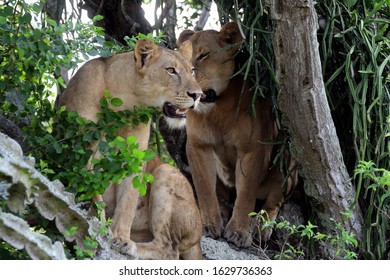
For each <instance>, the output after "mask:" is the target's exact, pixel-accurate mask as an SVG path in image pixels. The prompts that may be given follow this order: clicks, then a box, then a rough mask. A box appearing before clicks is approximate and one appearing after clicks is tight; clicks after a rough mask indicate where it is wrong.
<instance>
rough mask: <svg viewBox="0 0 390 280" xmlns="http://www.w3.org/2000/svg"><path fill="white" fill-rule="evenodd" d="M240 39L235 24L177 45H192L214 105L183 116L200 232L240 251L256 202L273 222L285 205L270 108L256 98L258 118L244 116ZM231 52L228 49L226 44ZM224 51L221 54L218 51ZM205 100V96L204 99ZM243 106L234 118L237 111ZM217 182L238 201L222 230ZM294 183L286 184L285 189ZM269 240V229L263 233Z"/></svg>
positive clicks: (185, 36) (247, 97)
mask: <svg viewBox="0 0 390 280" xmlns="http://www.w3.org/2000/svg"><path fill="white" fill-rule="evenodd" d="M242 39H243V38H242V36H241V34H240V31H239V28H238V26H237V24H235V23H228V24H226V25H225V26H223V28H222V29H221V31H220V32H217V31H215V30H207V31H202V32H193V31H188V30H186V31H184V32H183V33H182V34H181V35H180V38H179V41H178V43H179V44H182V43H183V42H187V40H189V41H191V42H192V45H193V56H192V64H193V66H194V67H195V69H196V70H195V77H196V80H197V81H198V83H199V85H200V86H201V88H202V90H203V92H204V93H206V94H210V92H211V91H210V90H213V91H214V94H216V96H217V98H216V100H215V102H208V103H207V102H202V101H201V102H200V104H199V106H198V107H197V109H196V110H195V111H191V112H189V114H188V116H187V124H186V126H187V137H188V139H187V147H186V149H187V156H188V160H189V165H190V168H191V172H192V177H193V180H194V184H195V188H196V193H197V197H198V201H199V207H200V210H201V216H202V222H203V230H204V234H205V235H207V236H211V237H213V238H218V237H220V236H222V235H223V236H224V237H225V238H226V239H227V240H228V241H229V242H232V243H234V244H235V245H237V246H239V247H247V246H249V245H251V241H252V234H251V220H250V218H249V217H248V214H249V213H250V212H252V211H254V209H255V202H256V199H257V198H258V199H263V200H265V202H264V205H263V208H264V209H265V210H266V211H268V214H269V217H270V219H275V218H276V216H277V214H278V211H279V208H280V207H281V205H282V203H283V202H284V195H283V191H282V182H283V178H284V176H283V174H282V173H281V172H279V171H278V169H277V168H271V164H270V160H271V154H272V151H273V148H274V147H273V146H272V145H269V144H265V143H266V142H269V141H272V140H273V139H275V137H276V135H277V133H278V132H277V129H276V125H275V122H274V120H273V118H272V112H271V105H270V103H269V102H268V101H267V100H265V99H263V98H258V100H257V102H256V103H255V109H256V118H254V117H253V116H252V115H251V114H250V113H248V110H247V109H248V105H249V104H250V102H251V99H252V94H251V93H250V92H249V85H248V86H246V87H245V89H244V92H243V95H242V96H241V90H242V88H243V85H244V81H243V78H242V76H240V75H238V76H236V77H234V78H232V76H233V74H234V69H235V61H234V55H235V54H236V52H237V50H238V49H239V47H240V43H241V42H242ZM229 45H230V46H232V48H226V47H227V46H229ZM222 48H224V49H223V50H221V49H222ZM206 99H207V98H206ZM240 102H241V106H240V108H239V111H238V114H237V108H238V106H239V104H240ZM217 181H220V183H221V182H222V183H223V185H225V187H233V188H234V187H235V188H236V191H237V198H236V200H235V203H234V208H233V214H232V217H231V218H230V220H229V222H228V223H227V225H226V227H225V228H224V224H223V219H222V217H221V213H220V212H221V211H220V208H219V205H218V200H217V195H216V184H217ZM291 184H292V180H289V187H290V186H291ZM262 235H263V239H268V238H269V235H270V231H267V232H264V233H263V234H262Z"/></svg>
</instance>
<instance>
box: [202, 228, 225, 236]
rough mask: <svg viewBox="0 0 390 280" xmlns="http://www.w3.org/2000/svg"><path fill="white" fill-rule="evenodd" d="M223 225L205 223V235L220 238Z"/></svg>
mask: <svg viewBox="0 0 390 280" xmlns="http://www.w3.org/2000/svg"><path fill="white" fill-rule="evenodd" d="M222 232H223V226H222V225H221V226H215V225H203V235H204V236H207V237H211V238H213V239H218V238H220V237H221V236H222Z"/></svg>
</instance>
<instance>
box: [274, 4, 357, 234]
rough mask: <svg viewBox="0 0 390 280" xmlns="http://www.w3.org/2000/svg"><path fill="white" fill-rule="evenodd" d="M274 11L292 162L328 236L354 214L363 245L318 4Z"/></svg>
mask: <svg viewBox="0 0 390 280" xmlns="http://www.w3.org/2000/svg"><path fill="white" fill-rule="evenodd" d="M271 11H272V13H271V15H272V18H273V19H274V20H275V22H276V24H275V25H276V27H275V35H274V36H275V43H274V46H275V57H276V70H277V74H278V82H279V87H280V93H279V102H280V109H281V111H282V112H283V115H284V116H285V118H286V126H287V127H288V128H289V129H290V131H291V135H292V137H291V138H292V145H291V152H292V156H293V157H294V158H295V159H296V160H297V161H298V162H299V163H300V164H301V165H302V175H303V176H304V177H305V193H306V195H308V196H309V197H310V199H311V201H312V207H313V208H315V209H316V214H317V215H318V217H319V222H320V223H321V225H322V226H323V227H324V228H325V229H326V231H327V232H331V231H332V230H333V229H334V223H333V222H332V220H333V221H334V220H336V221H338V220H342V219H344V218H345V217H343V214H345V213H346V212H348V211H350V214H349V220H348V230H349V231H353V232H354V233H355V234H356V236H357V238H358V239H359V240H361V239H362V229H363V218H362V213H361V211H360V207H359V206H358V205H355V207H353V202H354V199H355V197H356V191H355V189H354V188H353V185H352V183H351V182H350V180H349V176H348V173H347V170H346V167H345V164H344V161H343V158H342V154H341V149H340V145H339V140H338V138H337V134H336V129H335V127H334V124H333V120H332V117H331V113H330V109H329V105H328V102H327V98H326V92H325V86H324V82H323V78H322V72H321V70H322V69H321V61H320V55H319V50H318V41H317V36H316V33H317V22H318V20H317V16H316V12H315V10H314V5H313V2H312V1H305V2H297V1H284V3H281V2H280V1H274V2H272V6H271ZM297 38H299V39H298V40H297ZM297 70H298V71H297Z"/></svg>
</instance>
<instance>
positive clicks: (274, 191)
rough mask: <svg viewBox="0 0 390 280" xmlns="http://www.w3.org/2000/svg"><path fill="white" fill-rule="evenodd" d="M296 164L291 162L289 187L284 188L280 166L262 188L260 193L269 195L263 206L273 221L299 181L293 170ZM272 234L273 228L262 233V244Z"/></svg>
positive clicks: (273, 171) (276, 167)
mask: <svg viewBox="0 0 390 280" xmlns="http://www.w3.org/2000/svg"><path fill="white" fill-rule="evenodd" d="M294 163H295V162H291V164H290V166H289V169H290V170H291V173H290V174H288V176H289V178H287V181H286V182H287V186H286V188H284V186H283V184H284V183H286V182H285V175H284V174H283V172H282V171H281V170H280V169H279V167H278V166H275V167H273V168H272V169H271V170H270V172H269V174H268V176H267V178H266V180H265V181H264V182H263V184H262V185H261V186H260V191H261V192H262V193H267V194H268V195H267V196H266V197H265V198H264V197H262V199H265V201H264V204H263V207H262V208H263V209H264V210H265V211H266V212H267V217H264V218H268V219H269V220H271V221H274V220H275V219H276V218H277V216H278V214H279V210H280V208H281V207H282V204H283V203H284V201H285V200H286V194H287V195H288V194H289V193H290V191H291V189H292V188H293V187H294V186H295V185H296V183H297V181H298V171H297V170H293V168H295V167H294V166H293V165H294ZM271 234H272V228H267V229H264V230H262V231H261V240H262V242H266V241H268V240H269V238H270V237H271Z"/></svg>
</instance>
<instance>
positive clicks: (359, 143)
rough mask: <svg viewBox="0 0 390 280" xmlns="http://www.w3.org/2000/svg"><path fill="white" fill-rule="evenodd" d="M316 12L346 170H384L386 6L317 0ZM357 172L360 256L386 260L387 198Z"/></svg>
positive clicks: (387, 163)
mask: <svg viewBox="0 0 390 280" xmlns="http://www.w3.org/2000/svg"><path fill="white" fill-rule="evenodd" d="M317 10H318V13H319V16H320V17H321V18H322V22H323V26H322V28H321V29H320V31H319V41H320V51H321V54H322V61H323V73H324V81H325V86H326V90H327V94H328V100H329V103H330V105H331V108H332V110H333V118H334V120H335V125H336V128H337V132H338V135H339V139H340V143H341V146H342V151H343V155H344V160H345V162H346V164H347V167H348V169H349V172H350V174H351V176H352V175H353V173H354V170H355V169H356V168H357V169H358V170H360V171H361V168H362V167H363V165H362V164H363V162H370V165H371V164H373V165H371V167H372V166H379V167H381V170H383V169H386V170H389V169H390V149H389V138H388V136H389V131H390V123H389V116H390V106H389V103H390V87H389V85H390V76H389V73H390V37H389V33H390V5H389V3H388V1H383V0H382V1H380V0H377V1H347V2H346V3H345V4H344V3H343V2H341V1H331V0H323V1H319V2H318V5H317ZM320 23H321V20H320ZM368 170H369V169H368ZM360 171H358V172H356V173H355V177H354V182H355V187H356V189H357V192H358V196H359V201H360V204H361V206H362V208H363V211H364V214H365V221H366V232H365V234H364V236H365V238H364V240H363V242H364V254H365V256H366V257H367V258H373V259H383V258H387V255H388V254H389V252H390V247H389V233H390V227H389V223H388V217H387V216H386V215H385V214H384V209H388V208H389V207H390V200H388V199H384V198H385V197H386V191H385V190H384V189H382V188H380V189H376V188H373V187H372V182H373V180H374V179H375V177H373V176H367V173H365V172H360ZM370 171H374V170H372V169H371V170H370ZM374 173H376V171H375V172H374ZM374 173H372V174H374ZM374 182H375V181H374Z"/></svg>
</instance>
